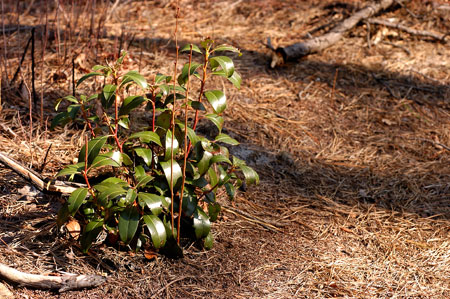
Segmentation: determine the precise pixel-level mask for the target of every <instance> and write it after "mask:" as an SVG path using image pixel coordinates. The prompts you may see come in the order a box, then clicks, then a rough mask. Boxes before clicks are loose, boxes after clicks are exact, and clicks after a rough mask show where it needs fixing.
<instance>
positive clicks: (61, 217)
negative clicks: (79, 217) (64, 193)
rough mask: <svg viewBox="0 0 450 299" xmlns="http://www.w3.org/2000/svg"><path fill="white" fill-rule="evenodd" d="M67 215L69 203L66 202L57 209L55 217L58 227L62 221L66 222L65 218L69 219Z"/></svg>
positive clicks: (61, 224) (68, 213)
mask: <svg viewBox="0 0 450 299" xmlns="http://www.w3.org/2000/svg"><path fill="white" fill-rule="evenodd" d="M69 215H70V212H69V203H67V202H66V203H64V205H63V206H62V207H61V208H60V209H59V211H58V216H57V218H56V224H57V225H58V228H60V227H61V226H63V224H64V223H66V222H67V219H69Z"/></svg>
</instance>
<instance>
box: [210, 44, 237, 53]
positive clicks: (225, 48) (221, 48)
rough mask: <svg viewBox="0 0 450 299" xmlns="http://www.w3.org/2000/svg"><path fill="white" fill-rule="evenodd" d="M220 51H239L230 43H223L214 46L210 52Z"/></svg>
mask: <svg viewBox="0 0 450 299" xmlns="http://www.w3.org/2000/svg"><path fill="white" fill-rule="evenodd" d="M221 51H229V52H234V53H240V52H241V51H239V49H238V48H236V47H233V46H230V45H225V44H224V45H219V46H217V47H215V48H214V49H213V50H212V51H211V52H221Z"/></svg>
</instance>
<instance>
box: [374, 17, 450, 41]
mask: <svg viewBox="0 0 450 299" xmlns="http://www.w3.org/2000/svg"><path fill="white" fill-rule="evenodd" d="M367 22H368V23H370V24H376V25H383V26H386V27H390V28H395V29H398V30H402V31H404V32H406V33H409V34H412V35H417V36H424V37H431V38H433V39H437V40H439V41H441V42H445V37H446V36H447V34H440V33H434V32H430V31H426V30H416V29H412V28H409V27H406V26H404V25H401V24H399V23H393V22H390V21H388V20H382V19H377V18H369V19H367Z"/></svg>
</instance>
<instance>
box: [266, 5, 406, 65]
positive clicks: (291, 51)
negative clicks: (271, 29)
mask: <svg viewBox="0 0 450 299" xmlns="http://www.w3.org/2000/svg"><path fill="white" fill-rule="evenodd" d="M403 2H406V0H402V1H400V0H399V1H394V0H382V1H380V2H377V3H371V4H369V5H367V6H366V7H364V8H363V9H361V10H359V11H358V12H356V13H355V14H353V15H352V16H351V17H349V18H347V19H345V20H344V21H343V22H341V23H340V24H339V25H337V26H336V27H334V28H333V29H332V30H331V31H330V32H328V33H326V34H324V35H322V36H318V37H314V38H311V39H309V40H306V41H303V42H300V43H295V44H293V45H290V46H287V47H278V48H277V49H276V50H274V48H273V47H272V46H271V45H270V42H269V43H268V45H267V47H269V48H270V49H272V50H274V51H273V53H272V62H271V64H270V66H271V67H272V68H274V67H276V66H278V65H281V64H283V63H285V62H286V61H288V60H295V59H298V58H301V57H303V56H307V55H309V54H311V53H315V52H319V51H321V50H323V49H325V48H328V47H330V46H331V45H333V44H335V43H337V42H338V41H339V40H340V39H341V38H342V37H343V36H344V33H346V32H347V31H349V30H350V29H352V28H353V27H355V26H356V25H357V24H358V23H359V22H361V21H362V20H365V19H368V18H370V17H372V16H374V15H375V14H377V13H379V12H380V11H383V10H386V9H387V8H389V7H390V6H391V5H393V4H396V3H403Z"/></svg>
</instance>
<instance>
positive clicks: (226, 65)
mask: <svg viewBox="0 0 450 299" xmlns="http://www.w3.org/2000/svg"><path fill="white" fill-rule="evenodd" d="M209 61H210V63H211V68H212V69H213V70H216V68H217V67H218V66H220V67H221V68H222V70H224V71H225V74H226V76H227V78H228V77H231V76H232V75H233V73H234V63H233V60H231V58H229V57H227V56H216V57H212V58H210V59H209Z"/></svg>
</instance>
